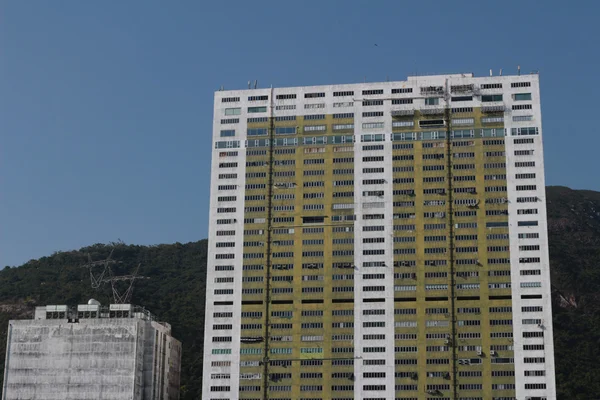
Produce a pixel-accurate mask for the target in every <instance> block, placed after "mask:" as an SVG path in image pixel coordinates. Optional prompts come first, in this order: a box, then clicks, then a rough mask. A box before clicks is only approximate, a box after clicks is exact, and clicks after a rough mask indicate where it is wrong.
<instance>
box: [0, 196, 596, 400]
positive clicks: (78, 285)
mask: <svg viewBox="0 0 600 400" xmlns="http://www.w3.org/2000/svg"><path fill="white" fill-rule="evenodd" d="M547 195H548V218H549V221H548V224H549V232H550V259H551V271H552V272H551V273H552V282H553V285H554V287H553V293H554V296H553V297H554V300H555V301H554V327H555V351H556V369H557V376H556V379H557V385H558V389H559V398H560V399H569V400H570V399H577V400H579V399H581V400H584V399H585V400H587V399H590V398H595V397H598V395H597V393H600V380H599V379H597V377H598V376H600V365H599V364H598V360H600V294H599V293H600V290H599V289H600V193H599V192H593V191H584V190H571V189H568V188H565V187H548V188H547ZM113 248H114V249H115V250H114V255H113V258H115V259H117V260H120V261H122V262H123V264H121V265H120V268H121V272H122V273H123V274H125V273H127V272H129V270H130V269H131V268H133V267H134V266H135V265H137V264H138V263H141V264H142V268H141V270H140V273H142V274H143V275H145V276H148V277H150V278H151V279H149V280H144V281H140V282H139V283H138V284H137V285H136V289H135V293H134V301H133V302H134V303H136V304H139V305H143V306H145V307H146V308H147V309H149V310H150V311H152V312H153V313H154V314H155V315H156V316H157V317H158V318H159V319H161V320H164V321H168V322H169V323H171V325H172V326H173V331H174V335H175V337H177V338H178V339H179V340H181V341H182V342H183V360H182V379H181V382H182V399H184V400H187V399H199V398H200V397H201V384H202V382H201V380H202V346H203V340H204V335H203V327H204V308H203V307H204V293H205V287H206V252H207V241H206V240H201V241H199V242H193V243H187V244H181V243H175V244H171V245H158V246H136V245H125V244H122V243H117V244H115V243H111V244H108V245H103V244H96V245H93V246H89V247H85V248H82V249H80V250H79V251H71V252H58V253H55V254H53V255H51V256H49V257H43V258H41V259H39V260H31V261H29V262H28V263H26V264H24V265H22V266H20V267H13V268H8V267H7V268H5V269H4V270H2V271H0V360H4V350H5V345H6V326H7V322H8V320H9V319H11V318H29V317H31V315H32V312H33V308H34V306H36V305H45V304H72V305H75V304H81V303H85V302H87V300H88V299H89V298H90V297H93V298H96V299H98V300H100V301H101V302H102V303H104V304H106V303H108V302H109V297H108V296H109V294H110V290H109V288H108V287H104V288H102V289H101V290H99V291H95V290H92V289H91V288H90V279H89V274H88V272H87V270H86V269H84V268H81V267H80V266H81V265H83V264H85V262H86V261H87V254H88V253H89V254H91V256H92V259H94V260H100V259H103V258H106V257H107V256H108V255H109V253H110V251H111V250H112V249H113ZM3 368H4V366H3V365H0V379H2V376H3Z"/></svg>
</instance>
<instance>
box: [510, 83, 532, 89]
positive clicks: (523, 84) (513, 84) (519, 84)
mask: <svg viewBox="0 0 600 400" xmlns="http://www.w3.org/2000/svg"><path fill="white" fill-rule="evenodd" d="M530 86H531V82H511V84H510V87H511V88H521V87H530Z"/></svg>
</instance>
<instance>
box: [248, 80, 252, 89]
mask: <svg viewBox="0 0 600 400" xmlns="http://www.w3.org/2000/svg"><path fill="white" fill-rule="evenodd" d="M251 87H252V82H250V81H248V89H250V88H251Z"/></svg>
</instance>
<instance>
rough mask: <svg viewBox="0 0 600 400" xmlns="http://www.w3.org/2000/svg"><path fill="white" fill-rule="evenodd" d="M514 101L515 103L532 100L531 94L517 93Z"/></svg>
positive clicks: (514, 95)
mask: <svg viewBox="0 0 600 400" xmlns="http://www.w3.org/2000/svg"><path fill="white" fill-rule="evenodd" d="M513 99H514V100H515V101H526V100H531V93H515V94H513Z"/></svg>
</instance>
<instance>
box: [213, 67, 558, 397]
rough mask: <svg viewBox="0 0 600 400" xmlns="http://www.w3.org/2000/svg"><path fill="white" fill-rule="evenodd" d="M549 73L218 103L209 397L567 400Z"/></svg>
mask: <svg viewBox="0 0 600 400" xmlns="http://www.w3.org/2000/svg"><path fill="white" fill-rule="evenodd" d="M538 78H539V77H538V75H522V76H498V77H482V78H478V77H474V76H473V75H472V74H455V75H439V76H423V77H409V78H408V80H407V81H402V82H381V83H364V84H349V85H331V86H312V87H294V88H270V89H251V90H239V91H219V92H216V93H215V108H214V127H213V157H212V169H211V174H212V176H211V191H210V196H211V200H210V227H209V255H208V257H209V258H208V277H207V283H208V285H207V299H206V327H205V351H204V376H203V399H231V400H233V399H248V400H249V399H266V398H268V399H294V400H295V399H314V400H317V399H338V400H342V399H344V400H345V399H363V400H367V399H369V400H375V399H377V400H380V399H405V400H417V399H418V400H422V399H452V400H479V399H481V400H483V399H486V400H487V399H494V400H509V399H510V400H516V399H519V400H520V399H530V400H542V399H544V400H554V399H556V390H555V383H554V352H553V339H552V319H551V318H552V310H551V301H550V275H549V260H548V239H547V229H546V205H545V190H544V165H543V162H544V161H543V146H542V127H541V111H540V97H539V80H538Z"/></svg>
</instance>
